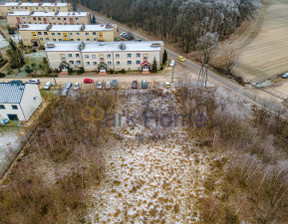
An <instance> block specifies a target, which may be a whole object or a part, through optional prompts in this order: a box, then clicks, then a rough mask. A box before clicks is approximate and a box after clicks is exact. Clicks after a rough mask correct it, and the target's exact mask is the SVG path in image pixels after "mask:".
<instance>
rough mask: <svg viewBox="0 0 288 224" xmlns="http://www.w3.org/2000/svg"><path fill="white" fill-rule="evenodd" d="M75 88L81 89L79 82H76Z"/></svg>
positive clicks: (75, 89)
mask: <svg viewBox="0 0 288 224" xmlns="http://www.w3.org/2000/svg"><path fill="white" fill-rule="evenodd" d="M73 89H74V91H77V90H79V89H80V84H79V83H78V82H75V84H74V87H73Z"/></svg>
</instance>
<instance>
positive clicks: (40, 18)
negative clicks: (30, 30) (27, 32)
mask: <svg viewBox="0 0 288 224" xmlns="http://www.w3.org/2000/svg"><path fill="white" fill-rule="evenodd" d="M26 18H27V20H30V16H28V17H22V20H26ZM32 18H33V20H34V21H36V20H37V18H36V17H32ZM42 18H43V20H45V21H46V20H47V18H46V17H38V20H39V21H41V20H42ZM17 19H18V20H19V19H20V17H19V18H18V17H17ZM62 19H63V21H67V20H68V19H67V18H66V17H64V18H61V17H60V18H57V20H58V21H61V20H62ZM69 19H70V20H71V19H72V18H69ZM51 20H53V21H55V20H56V18H54V17H52V19H51ZM75 20H76V21H79V18H78V17H76V18H75Z"/></svg>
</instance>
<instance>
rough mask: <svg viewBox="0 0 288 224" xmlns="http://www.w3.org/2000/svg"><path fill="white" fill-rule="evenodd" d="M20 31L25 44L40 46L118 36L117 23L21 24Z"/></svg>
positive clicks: (111, 38) (109, 38)
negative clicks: (50, 43)
mask: <svg viewBox="0 0 288 224" xmlns="http://www.w3.org/2000/svg"><path fill="white" fill-rule="evenodd" d="M19 33H20V36H21V39H22V41H23V43H24V45H25V46H33V47H39V46H44V44H45V43H46V42H51V41H53V42H56V41H59V42H61V41H106V42H112V41H114V40H115V38H116V37H117V25H115V24H106V25H104V24H90V25H52V24H29V25H20V27H19Z"/></svg>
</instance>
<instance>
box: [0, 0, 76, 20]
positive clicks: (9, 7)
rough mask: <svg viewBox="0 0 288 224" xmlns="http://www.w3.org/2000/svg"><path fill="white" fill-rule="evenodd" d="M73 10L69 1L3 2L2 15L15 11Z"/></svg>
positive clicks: (0, 6) (0, 9)
mask: <svg viewBox="0 0 288 224" xmlns="http://www.w3.org/2000/svg"><path fill="white" fill-rule="evenodd" d="M70 10H71V4H69V3H48V2H1V3H0V15H1V16H3V17H5V16H6V15H7V13H9V12H13V11H35V12H37V11H38V12H39V11H46V12H56V11H59V12H68V11H70Z"/></svg>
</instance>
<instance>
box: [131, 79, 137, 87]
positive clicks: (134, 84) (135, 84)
mask: <svg viewBox="0 0 288 224" xmlns="http://www.w3.org/2000/svg"><path fill="white" fill-rule="evenodd" d="M132 89H137V80H134V81H133V82H132Z"/></svg>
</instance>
